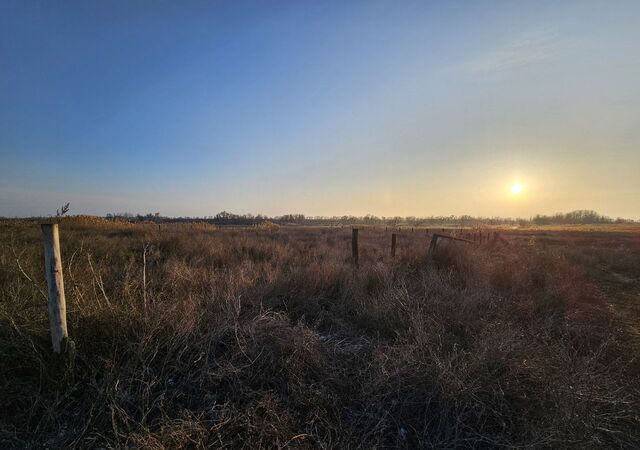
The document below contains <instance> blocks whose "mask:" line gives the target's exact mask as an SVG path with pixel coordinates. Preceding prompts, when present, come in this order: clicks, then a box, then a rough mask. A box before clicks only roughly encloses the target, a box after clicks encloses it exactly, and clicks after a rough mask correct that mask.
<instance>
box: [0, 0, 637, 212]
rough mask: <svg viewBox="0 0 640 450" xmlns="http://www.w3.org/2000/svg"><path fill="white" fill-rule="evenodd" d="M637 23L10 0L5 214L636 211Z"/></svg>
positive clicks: (395, 9) (0, 153) (0, 45)
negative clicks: (65, 208) (62, 209)
mask: <svg viewBox="0 0 640 450" xmlns="http://www.w3.org/2000/svg"><path fill="white" fill-rule="evenodd" d="M639 18H640V2H639V1H605V0H602V1H591V0H580V1H561V2H559V1H529V2H525V1H504V2H503V1H468V2H464V1H457V2H453V1H426V0H425V1H415V2H414V1H361V2H359V1H354V2H343V1H335V2H329V1H327V2H324V1H315V2H311V1H290V2H285V1H279V2H269V1H264V2H235V1H229V2H222V1H221V2H214V1H209V2H205V1H202V2H195V1H184V2H174V1H137V0H131V1H100V2H98V1H77V2H74V1H66V2H50V1H28V0H16V1H13V0H0V216H16V215H17V216H24V215H41V214H45V215H46V214H50V213H55V210H56V208H58V207H59V206H60V205H61V204H63V203H66V202H71V212H72V213H75V214H81V213H88V214H101V215H102V214H106V213H108V212H125V211H129V212H134V213H147V212H155V211H158V212H160V213H161V214H164V215H191V216H195V215H213V214H215V213H217V212H219V211H222V210H227V211H232V212H236V213H246V212H253V213H263V214H285V213H304V214H308V215H342V214H357V215H361V214H366V213H371V214H376V215H384V216H394V215H402V216H404V215H413V216H426V215H442V214H444V215H449V214H472V215H482V216H495V215H500V216H511V217H516V216H519V217H528V216H530V215H533V214H536V213H554V212H558V211H569V210H574V209H594V210H596V211H598V212H600V213H602V214H606V215H610V216H614V217H617V216H622V217H627V218H633V219H640V50H639V49H638V45H639V44H640V26H639V23H638V20H639ZM514 183H520V184H521V185H522V187H523V192H522V193H521V194H519V195H516V196H514V195H512V194H511V186H512V185H513V184H514Z"/></svg>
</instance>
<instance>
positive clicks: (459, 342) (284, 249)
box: [0, 221, 640, 449]
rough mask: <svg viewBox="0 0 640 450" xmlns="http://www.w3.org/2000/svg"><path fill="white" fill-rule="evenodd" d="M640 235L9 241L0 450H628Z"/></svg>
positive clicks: (3, 252)
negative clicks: (54, 285) (58, 343)
mask: <svg viewBox="0 0 640 450" xmlns="http://www.w3.org/2000/svg"><path fill="white" fill-rule="evenodd" d="M432 231H433V230H432ZM639 231H640V230H636V229H629V228H628V227H627V228H624V229H623V228H620V229H616V227H615V226H611V227H609V228H607V229H602V230H595V231H594V230H590V231H586V230H582V229H574V230H567V229H556V228H553V229H533V230H524V231H523V230H502V231H501V233H500V236H501V238H500V239H499V240H497V241H492V242H487V241H486V240H485V241H484V242H483V243H482V244H467V243H463V242H458V243H455V244H454V243H448V242H441V243H440V244H439V246H438V249H437V251H436V252H435V254H434V255H433V257H431V258H427V248H428V245H429V240H430V236H429V235H428V234H427V232H426V230H423V229H415V230H414V231H411V230H410V229H407V230H401V231H400V232H398V243H397V255H396V257H395V258H391V257H390V255H389V249H390V240H391V237H390V236H391V231H390V230H389V231H386V230H385V229H384V228H361V229H360V236H359V240H360V267H359V269H357V270H356V269H355V268H354V266H353V264H352V260H351V230H350V229H349V228H329V227H325V228H321V227H318V228H312V227H306V228H304V227H298V228H295V227H280V228H279V229H275V227H274V229H223V228H219V229H213V228H204V227H203V228H198V227H194V228H190V227H187V226H185V227H175V228H169V227H167V228H165V229H158V227H157V226H124V225H107V224H100V223H97V224H90V223H87V224H74V223H73V222H72V221H68V222H65V223H63V224H62V225H61V245H62V256H63V266H64V277H65V288H66V298H67V310H68V311H67V318H68V323H69V336H70V338H71V340H72V341H73V348H72V351H71V354H70V356H69V357H67V358H59V357H56V356H55V355H53V354H52V352H51V342H50V338H49V330H48V319H47V302H46V284H45V281H44V273H43V250H42V238H41V234H40V229H39V226H38V225H37V223H35V222H28V221H24V222H18V221H4V222H2V223H1V224H0V361H1V365H0V405H1V407H0V447H1V448H73V447H77V448H150V449H162V448H207V447H208V448H247V449H256V448H364V449H369V448H378V449H382V448H407V449H412V448H433V447H435V448H453V447H457V448H494V447H510V448H511V447H520V446H522V447H532V448H552V447H553V448H634V447H636V448H637V445H638V442H640V383H639V380H640V361H639V356H640V232H639ZM456 232H457V233H459V234H460V232H459V231H456ZM143 254H144V261H145V263H144V264H143ZM143 273H144V276H145V277H146V286H144V284H143Z"/></svg>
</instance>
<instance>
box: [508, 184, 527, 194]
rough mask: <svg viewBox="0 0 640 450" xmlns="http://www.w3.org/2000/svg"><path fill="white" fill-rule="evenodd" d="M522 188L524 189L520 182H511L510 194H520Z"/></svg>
mask: <svg viewBox="0 0 640 450" xmlns="http://www.w3.org/2000/svg"><path fill="white" fill-rule="evenodd" d="M523 190H524V187H523V186H522V184H520V183H513V184H512V185H511V195H520V194H522V191H523Z"/></svg>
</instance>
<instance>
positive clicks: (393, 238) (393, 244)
mask: <svg viewBox="0 0 640 450" xmlns="http://www.w3.org/2000/svg"><path fill="white" fill-rule="evenodd" d="M391 257H392V258H395V257H396V234H395V233H393V234H392V235H391Z"/></svg>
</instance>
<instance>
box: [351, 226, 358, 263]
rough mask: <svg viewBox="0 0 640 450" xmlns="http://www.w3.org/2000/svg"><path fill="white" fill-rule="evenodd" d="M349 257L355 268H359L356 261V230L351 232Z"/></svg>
mask: <svg viewBox="0 0 640 450" xmlns="http://www.w3.org/2000/svg"><path fill="white" fill-rule="evenodd" d="M351 256H352V257H353V263H354V264H355V266H356V267H358V266H359V261H358V229H357V228H354V229H353V230H351Z"/></svg>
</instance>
